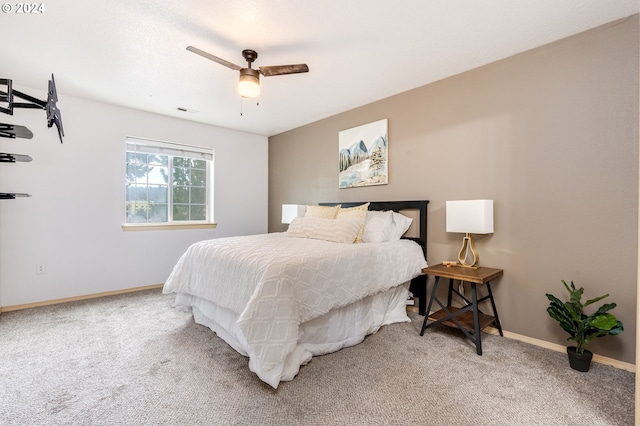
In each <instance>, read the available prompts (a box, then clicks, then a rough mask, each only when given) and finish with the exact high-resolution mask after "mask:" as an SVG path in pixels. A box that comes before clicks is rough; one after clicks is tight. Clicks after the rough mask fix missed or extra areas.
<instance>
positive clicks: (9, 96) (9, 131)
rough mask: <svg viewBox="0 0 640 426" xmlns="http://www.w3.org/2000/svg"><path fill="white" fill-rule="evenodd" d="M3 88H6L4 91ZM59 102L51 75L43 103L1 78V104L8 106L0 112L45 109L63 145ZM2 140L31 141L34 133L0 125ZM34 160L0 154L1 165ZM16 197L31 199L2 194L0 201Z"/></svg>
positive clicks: (0, 107)
mask: <svg viewBox="0 0 640 426" xmlns="http://www.w3.org/2000/svg"><path fill="white" fill-rule="evenodd" d="M2 86H4V87H5V89H4V90H2ZM16 98H19V99H22V100H23V101H26V102H16ZM57 102H58V92H57V90H56V81H55V79H54V77H53V74H51V80H49V88H48V91H47V100H46V101H43V100H40V99H37V98H35V97H33V96H30V95H27V94H26V93H23V92H20V91H19V90H15V89H14V88H13V80H10V79H8V78H0V103H5V104H6V106H1V105H0V112H2V113H5V114H8V115H13V110H14V108H35V109H43V110H45V111H46V112H47V126H48V127H51V126H53V125H54V124H55V125H56V127H57V129H58V137H59V138H60V143H62V136H64V130H63V128H62V116H61V115H60V110H59V109H58V106H57V105H56V103H57ZM0 138H9V139H16V138H22V139H31V138H33V132H31V130H29V129H27V128H26V127H25V126H20V125H18V124H7V123H0ZM32 160H33V158H31V157H30V156H28V155H25V154H9V153H1V152H0V163H15V162H30V161H32ZM16 197H31V195H29V194H24V193H20V192H0V200H13V199H15V198H16Z"/></svg>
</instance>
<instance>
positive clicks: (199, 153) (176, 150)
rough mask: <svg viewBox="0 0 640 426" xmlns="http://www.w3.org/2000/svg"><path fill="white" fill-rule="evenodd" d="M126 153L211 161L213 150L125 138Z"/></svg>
mask: <svg viewBox="0 0 640 426" xmlns="http://www.w3.org/2000/svg"><path fill="white" fill-rule="evenodd" d="M127 151H130V152H144V153H146V154H162V155H173V156H175V157H186V158H195V159H200V160H209V161H212V160H213V149H212V148H204V147H199V146H192V145H183V144H179V143H173V142H162V141H156V140H152V139H142V138H135V137H130V136H127Z"/></svg>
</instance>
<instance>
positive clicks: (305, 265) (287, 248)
mask: <svg viewBox="0 0 640 426" xmlns="http://www.w3.org/2000/svg"><path fill="white" fill-rule="evenodd" d="M425 266H426V261H425V259H424V255H423V253H422V249H421V248H420V247H419V246H418V245H417V244H416V243H414V242H412V241H409V240H400V241H395V242H386V243H378V244H340V243H332V242H327V241H322V240H313V239H304V238H292V237H289V236H287V235H286V233H272V234H261V235H252V236H243V237H230V238H219V239H214V240H206V241H201V242H198V243H195V244H193V245H192V246H191V247H189V249H188V250H187V251H186V252H185V253H184V254H183V255H182V257H181V258H180V260H179V261H178V263H177V264H176V266H175V267H174V270H173V272H172V273H171V275H170V276H169V278H168V280H167V282H166V284H165V286H164V290H163V292H164V293H171V292H175V293H186V294H190V295H194V296H197V297H200V298H203V299H206V300H210V301H212V302H214V303H216V304H217V305H220V306H223V307H225V308H227V309H230V310H231V311H233V312H235V313H236V314H238V315H239V319H238V325H239V328H240V330H241V331H242V333H243V335H244V338H245V339H246V341H247V344H248V346H249V357H250V358H251V360H252V364H253V365H254V366H258V367H257V370H258V371H255V372H256V374H258V376H259V377H260V378H261V379H262V380H264V381H266V382H267V383H269V384H271V385H272V386H273V387H277V386H278V382H279V380H275V379H274V377H279V373H278V370H281V369H282V368H283V365H284V361H285V359H286V357H287V355H288V354H289V353H290V352H292V351H293V350H294V348H295V347H296V344H297V340H298V326H299V324H301V323H303V322H306V321H309V320H311V319H313V318H317V317H319V316H321V315H323V314H325V313H327V312H328V311H329V310H331V309H334V308H337V307H341V306H344V305H347V304H350V303H353V302H355V301H357V300H360V299H363V298H365V297H367V296H369V295H373V294H376V293H379V292H382V291H385V290H387V289H389V288H392V287H394V286H397V285H401V284H402V283H404V282H406V281H409V280H411V279H412V278H415V277H416V276H418V275H419V274H420V270H421V269H422V268H423V267H425Z"/></svg>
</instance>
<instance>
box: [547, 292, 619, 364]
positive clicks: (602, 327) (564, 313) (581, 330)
mask: <svg viewBox="0 0 640 426" xmlns="http://www.w3.org/2000/svg"><path fill="white" fill-rule="evenodd" d="M562 284H564V287H565V288H566V289H567V291H568V292H569V300H568V301H567V302H564V303H563V302H562V301H561V300H560V299H558V298H557V297H555V296H553V295H551V294H549V293H547V294H546V296H547V299H549V301H550V303H549V307H548V308H547V312H548V313H549V316H551V318H553V319H555V320H556V321H558V323H559V324H560V327H562V329H563V330H564V331H566V332H567V333H569V337H568V338H567V340H573V341H574V342H576V346H571V347H567V354H568V356H569V365H570V366H571V368H573V369H575V370H578V371H589V366H590V365H591V358H592V357H593V353H592V352H590V351H588V350H586V349H585V346H587V344H588V343H589V342H591V341H592V340H593V339H595V338H596V337H602V336H606V335H607V334H610V335H614V336H615V335H616V334H620V333H622V331H623V330H624V327H623V325H622V323H621V322H620V321H618V319H617V318H616V317H615V316H614V315H613V314H611V313H609V311H610V310H612V309H613V308H615V307H616V304H615V303H606V304H604V305H602V306H600V307H599V308H598V310H597V311H595V312H594V313H593V314H591V315H587V314H586V313H584V308H585V307H587V306H589V305H591V304H593V303H595V302H598V301H600V300H602V299H604V298H605V297H609V295H608V294H605V295H604V296H600V297H596V298H595V299H590V300H587V301H586V302H585V303H584V304H582V293H584V288H582V287H580V288H578V289H576V287H575V285H574V284H573V281H571V286H569V285H567V283H566V282H565V281H564V280H562Z"/></svg>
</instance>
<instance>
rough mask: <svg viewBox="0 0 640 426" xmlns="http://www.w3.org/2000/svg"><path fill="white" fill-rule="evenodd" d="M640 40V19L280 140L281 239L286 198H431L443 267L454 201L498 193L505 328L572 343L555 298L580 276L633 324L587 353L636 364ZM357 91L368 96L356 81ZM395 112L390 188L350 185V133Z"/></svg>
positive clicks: (589, 290)
mask: <svg viewBox="0 0 640 426" xmlns="http://www.w3.org/2000/svg"><path fill="white" fill-rule="evenodd" d="M638 45H639V43H638V15H634V16H632V17H630V18H627V19H624V20H621V21H616V22H613V23H610V24H608V25H605V26H602V27H599V28H595V29H593V30H590V31H587V32H585V33H582V34H578V35H576V36H572V37H569V38H567V39H564V40H560V41H558V42H555V43H552V44H549V45H546V46H543V47H540V48H537V49H534V50H531V51H528V52H525V53H522V54H519V55H516V56H512V57H509V58H506V59H504V60H501V61H498V62H495V63H492V64H489V65H486V66H484V67H481V68H477V69H474V70H470V71H468V72H465V73H463V74H459V75H456V76H453V77H450V78H447V79H444V80H441V81H438V82H435V83H432V84H428V85H426V86H422V87H419V88H416V89H414V90H411V91H408V92H405V93H401V94H398V95H396V96H392V97H390V98H386V99H382V100H380V101H377V102H375V103H372V104H368V105H365V106H362V107H359V108H356V109H353V110H350V111H347V112H344V113H342V114H338V115H336V116H332V117H329V118H326V119H324V120H321V121H317V122H314V123H310V124H308V125H305V126H303V127H299V128H296V129H293V130H291V131H288V132H286V133H282V134H279V135H275V136H272V137H270V138H269V231H270V232H277V231H283V230H285V229H286V225H282V224H281V223H280V208H281V205H282V204H284V203H292V204H295V203H297V204H315V203H318V202H323V201H369V200H371V201H376V200H377V201H380V200H414V199H428V200H430V203H429V209H428V232H429V234H428V259H427V260H428V262H429V263H430V264H435V263H439V262H442V261H443V260H454V259H455V258H456V256H457V252H458V250H459V248H460V243H461V239H462V235H461V234H448V233H446V232H445V202H446V201H447V200H460V199H485V198H486V199H493V200H494V203H495V232H494V233H493V234H492V235H487V236H478V237H477V239H476V242H477V248H478V251H479V253H480V264H481V265H485V266H490V267H499V268H503V269H504V271H505V273H504V276H503V277H502V278H501V279H500V280H499V281H496V282H495V284H494V287H493V290H494V296H495V299H496V303H497V306H498V311H499V313H500V317H501V320H502V326H503V328H504V329H505V330H507V331H510V332H513V333H517V334H520V335H524V336H528V337H531V338H534V339H540V340H544V341H547V342H552V343H556V344H561V345H564V344H566V343H567V342H566V340H565V339H566V337H567V336H566V335H565V334H564V332H562V330H560V328H559V327H558V325H557V324H556V323H555V322H554V321H553V320H552V319H551V318H549V316H548V315H547V312H546V307H547V305H548V301H547V299H546V297H545V293H547V292H551V293H554V294H556V295H558V296H562V297H564V289H563V287H562V284H561V280H562V279H564V280H567V281H571V280H573V281H574V282H575V283H576V284H577V285H578V286H583V287H585V292H586V295H587V297H588V298H593V297H596V296H600V295H602V294H604V293H610V297H609V298H608V299H607V301H609V302H616V303H617V304H618V307H617V308H616V309H615V311H614V313H615V314H617V316H618V317H619V319H620V320H621V321H623V323H624V325H625V331H624V333H623V334H622V335H620V336H617V337H611V336H607V337H605V338H603V339H598V340H596V341H595V342H594V343H593V344H592V345H590V347H589V349H591V350H592V351H593V352H595V353H597V354H599V355H602V356H606V357H610V358H614V359H617V360H620V361H623V362H627V363H632V364H633V363H635V333H636V325H635V324H636V282H637V277H636V275H637V263H638V261H637V259H638V257H637V254H638V249H637V248H638V69H639V63H638V51H639V48H638ZM436 60H437V58H434V61H436ZM371 70H372V72H373V70H375V67H371ZM396 78H402V70H398V72H397V76H396ZM353 90H354V91H355V90H367V89H366V87H358V84H357V76H355V77H354V88H353ZM344 96H349V94H348V93H345V94H344ZM299 102H300V104H299V105H297V106H295V107H296V108H304V104H305V103H306V102H313V99H304V100H300V101H299ZM383 118H387V119H388V120H389V184H388V185H384V186H371V187H364V188H349V189H338V132H339V131H341V130H345V129H349V128H351V127H355V126H359V125H362V124H365V123H369V122H373V121H376V120H380V119H383ZM431 283H432V282H431V280H430V281H429V289H430V288H431ZM470 350H472V349H471V348H470ZM486 350H489V349H487V348H485V351H486Z"/></svg>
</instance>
